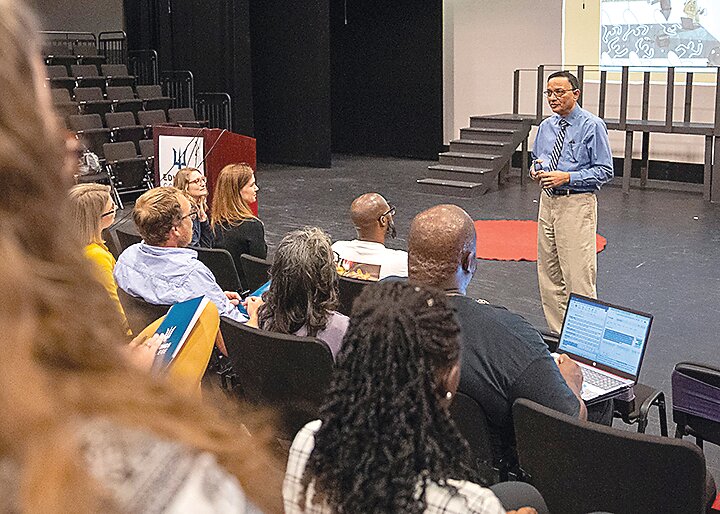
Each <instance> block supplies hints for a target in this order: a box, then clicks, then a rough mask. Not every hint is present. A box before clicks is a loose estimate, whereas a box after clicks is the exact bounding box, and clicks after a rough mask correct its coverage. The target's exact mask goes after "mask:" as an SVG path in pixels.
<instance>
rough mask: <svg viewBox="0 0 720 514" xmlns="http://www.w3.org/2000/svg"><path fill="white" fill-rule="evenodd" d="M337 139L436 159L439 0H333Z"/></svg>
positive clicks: (343, 145)
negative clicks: (420, 0) (342, 0)
mask: <svg viewBox="0 0 720 514" xmlns="http://www.w3.org/2000/svg"><path fill="white" fill-rule="evenodd" d="M330 12H331V25H330V27H331V29H330V35H331V48H332V52H331V55H332V90H331V91H332V147H333V151H336V152H342V153H357V154H375V155H394V156H401V157H418V158H428V159H436V158H437V153H438V151H440V148H441V147H442V143H443V135H442V123H443V121H442V115H443V104H442V73H443V69H442V57H443V52H442V0H426V1H423V2H417V1H416V0H393V1H392V2H388V1H387V0H353V1H352V2H340V1H338V2H331V11H330Z"/></svg>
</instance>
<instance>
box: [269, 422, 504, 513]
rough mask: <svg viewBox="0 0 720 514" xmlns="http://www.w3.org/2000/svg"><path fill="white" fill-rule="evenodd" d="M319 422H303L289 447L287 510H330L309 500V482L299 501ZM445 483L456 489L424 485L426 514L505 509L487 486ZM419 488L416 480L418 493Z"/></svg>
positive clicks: (451, 481)
mask: <svg viewBox="0 0 720 514" xmlns="http://www.w3.org/2000/svg"><path fill="white" fill-rule="evenodd" d="M320 425H321V421H320V420H315V421H311V422H310V423H308V424H307V425H305V426H304V427H303V428H302V430H300V432H298V434H297V436H295V440H294V441H293V444H292V447H291V448H290V457H289V459H288V464H287V469H286V471H285V481H284V482H283V500H284V502H285V513H286V514H295V513H303V512H304V513H308V514H325V513H328V514H331V513H332V512H333V511H332V509H331V508H330V507H329V506H328V505H326V504H324V503H317V504H314V503H312V497H313V494H314V488H313V484H312V483H310V485H309V486H308V490H307V496H306V503H305V506H304V508H303V506H302V505H300V503H299V502H300V498H301V494H302V477H303V473H304V472H305V465H306V463H307V460H308V457H310V454H311V453H312V450H313V448H314V447H315V432H317V431H318V430H319V429H320ZM447 483H448V484H450V485H452V486H453V487H455V488H456V489H457V492H453V491H452V490H451V489H450V488H449V487H444V486H441V485H439V484H436V483H435V482H430V483H429V484H428V485H427V488H426V489H425V513H426V514H463V513H477V514H505V509H503V507H502V505H501V504H500V501H499V500H498V499H497V498H496V497H495V495H494V494H493V492H492V491H491V490H490V489H486V488H484V487H481V486H479V485H477V484H474V483H472V482H467V481H465V480H453V479H448V481H447ZM420 491H421V489H420V486H419V484H418V495H419V494H420Z"/></svg>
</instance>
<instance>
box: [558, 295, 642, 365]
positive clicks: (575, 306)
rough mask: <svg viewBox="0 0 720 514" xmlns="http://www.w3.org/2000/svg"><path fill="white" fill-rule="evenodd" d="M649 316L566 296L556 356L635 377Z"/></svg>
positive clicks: (594, 301) (573, 296) (587, 299)
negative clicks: (569, 356) (564, 354)
mask: <svg viewBox="0 0 720 514" xmlns="http://www.w3.org/2000/svg"><path fill="white" fill-rule="evenodd" d="M651 322H652V316H651V315H649V314H644V313H641V312H635V311H631V310H629V309H624V308H622V307H617V306H614V305H610V304H607V303H604V302H601V301H599V300H593V299H591V298H586V297H584V296H578V295H576V294H571V295H570V301H569V302H568V308H567V312H566V313H565V321H564V323H563V328H562V333H561V335H560V344H559V345H558V352H559V353H562V352H567V353H572V354H573V355H577V356H578V357H582V358H584V359H587V360H588V361H591V363H592V364H593V365H594V364H595V363H597V364H599V365H601V366H600V367H609V368H614V369H616V370H618V371H620V372H622V373H627V374H629V375H633V376H637V374H638V371H639V369H640V362H641V361H642V356H643V352H644V350H645V343H646V342H647V338H648V334H649V333H650V324H651Z"/></svg>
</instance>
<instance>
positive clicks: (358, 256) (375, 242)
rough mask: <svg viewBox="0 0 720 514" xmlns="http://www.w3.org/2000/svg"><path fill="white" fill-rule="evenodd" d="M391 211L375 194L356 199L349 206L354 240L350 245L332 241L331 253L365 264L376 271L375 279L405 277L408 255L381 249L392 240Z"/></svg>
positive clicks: (393, 211)
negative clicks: (355, 237) (376, 269)
mask: <svg viewBox="0 0 720 514" xmlns="http://www.w3.org/2000/svg"><path fill="white" fill-rule="evenodd" d="M394 215H395V208H394V207H392V206H391V205H389V204H388V203H387V201H386V200H385V198H383V197H382V195H380V194H378V193H365V194H364V195H361V196H359V197H357V198H356V199H355V200H354V201H353V203H352V205H351V206H350V217H351V218H352V222H353V225H355V230H356V231H357V239H354V240H352V241H336V242H335V243H334V244H333V245H332V249H333V251H334V252H335V253H337V254H338V257H339V258H340V259H341V261H349V262H352V263H361V264H367V265H370V266H371V267H372V266H374V267H375V268H377V266H379V267H380V270H379V272H377V276H373V277H372V278H374V279H377V280H382V279H384V278H385V277H391V276H395V277H407V275H408V267H407V264H408V255H407V252H405V251H403V250H392V249H390V248H386V247H385V238H386V237H387V236H388V235H389V236H390V237H392V238H394V237H395V235H396V232H395V223H394V221H393V216H394Z"/></svg>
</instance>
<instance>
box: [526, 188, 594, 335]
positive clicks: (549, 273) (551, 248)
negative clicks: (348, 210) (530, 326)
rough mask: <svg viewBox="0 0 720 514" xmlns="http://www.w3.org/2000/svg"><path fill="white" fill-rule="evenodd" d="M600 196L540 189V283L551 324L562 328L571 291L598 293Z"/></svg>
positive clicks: (549, 324) (547, 318) (546, 313)
mask: <svg viewBox="0 0 720 514" xmlns="http://www.w3.org/2000/svg"><path fill="white" fill-rule="evenodd" d="M596 232H597V197H596V196H595V195H594V194H593V193H582V194H574V195H569V196H548V195H547V194H546V193H545V192H544V191H543V192H542V193H540V209H539V211H538V262H537V263H538V283H539V285H540V299H541V300H542V306H543V311H544V312H545V319H546V320H547V324H548V328H549V329H550V330H552V331H554V332H560V328H561V327H562V322H563V317H564V316H565V310H566V309H567V304H568V299H569V298H570V293H578V294H581V295H584V296H590V297H592V298H595V297H596V294H597V293H596V289H595V281H596V276H597V255H596V253H595V252H596V249H595V233H596Z"/></svg>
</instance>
